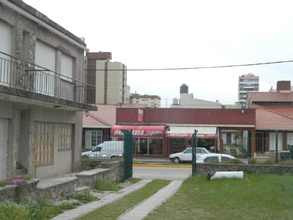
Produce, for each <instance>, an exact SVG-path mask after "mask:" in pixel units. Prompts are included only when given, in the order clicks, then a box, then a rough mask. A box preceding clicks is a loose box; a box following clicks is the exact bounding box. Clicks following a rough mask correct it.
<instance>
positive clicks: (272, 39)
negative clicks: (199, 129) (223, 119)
mask: <svg viewBox="0 0 293 220" xmlns="http://www.w3.org/2000/svg"><path fill="white" fill-rule="evenodd" d="M24 2H26V3H27V4H29V5H31V6H32V7H34V8H36V9H37V10H39V11H40V12H42V13H43V14H45V15H46V16H48V17H49V18H50V19H51V20H53V21H55V22H56V23H58V24H59V25H61V26H63V27H64V28H65V29H67V30H68V31H70V32H72V33H73V34H75V35H76V36H78V37H84V38H85V42H86V44H87V47H88V48H89V49H90V52H98V51H107V52H111V53H112V61H118V62H122V63H123V64H125V65H126V66H127V68H128V69H129V71H128V79H127V80H128V85H129V86H130V91H131V92H132V93H135V92H136V93H139V94H148V95H159V96H160V97H161V98H162V107H166V105H170V104H171V103H172V100H173V98H175V97H176V98H179V89H180V86H181V85H182V84H184V83H185V84H187V85H188V86H189V93H193V95H194V98H197V99H203V100H208V101H216V100H218V101H219V102H220V103H222V104H234V103H235V102H236V101H237V99H238V96H237V91H238V77H239V76H241V75H243V74H247V73H252V74H254V75H258V76H259V77H260V91H268V90H269V89H270V88H271V87H273V88H276V83H277V81H279V80H290V81H292V83H291V84H293V80H292V79H293V74H292V67H293V63H292V62H288V63H283V64H272V65H259V66H247V67H232V68H207V69H191V70H169V71H131V69H162V68H163V69H164V68H192V67H214V66H226V65H238V64H252V63H266V62H276V61H287V60H293V13H292V1H290V0H287V1H285V0H274V1H272V0H266V1H265V0H245V1H244V0H243V1H242V0H237V1H235V0H230V1H228V0H221V1H219V0H176V1H175V0H103V1H102V0H82V1H77V0H24Z"/></svg>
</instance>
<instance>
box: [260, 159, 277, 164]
mask: <svg viewBox="0 0 293 220" xmlns="http://www.w3.org/2000/svg"><path fill="white" fill-rule="evenodd" d="M260 164H275V161H274V160H273V159H271V158H268V159H267V160H265V161H263V162H260Z"/></svg>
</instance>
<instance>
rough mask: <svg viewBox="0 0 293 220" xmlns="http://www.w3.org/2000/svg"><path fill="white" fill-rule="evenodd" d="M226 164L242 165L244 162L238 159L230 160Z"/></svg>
mask: <svg viewBox="0 0 293 220" xmlns="http://www.w3.org/2000/svg"><path fill="white" fill-rule="evenodd" d="M227 163H229V164H244V162H243V161H241V160H239V159H232V160H230V161H227Z"/></svg>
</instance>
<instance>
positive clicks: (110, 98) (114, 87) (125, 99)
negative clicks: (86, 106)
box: [85, 52, 130, 105]
mask: <svg viewBox="0 0 293 220" xmlns="http://www.w3.org/2000/svg"><path fill="white" fill-rule="evenodd" d="M111 59H112V54H111V53H110V52H88V53H86V57H85V65H86V67H87V69H86V72H87V73H86V74H87V83H88V84H92V85H95V87H96V89H95V90H93V91H90V90H88V101H89V103H93V104H115V105H116V104H128V103H129V96H130V95H129V94H130V88H129V86H128V85H127V67H126V66H125V65H124V64H123V63H121V62H111V61H110V60H111Z"/></svg>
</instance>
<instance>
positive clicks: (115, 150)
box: [81, 141, 124, 160]
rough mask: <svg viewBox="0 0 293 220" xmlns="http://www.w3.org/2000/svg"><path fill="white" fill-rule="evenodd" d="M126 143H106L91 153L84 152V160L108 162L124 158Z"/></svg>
mask: <svg viewBox="0 0 293 220" xmlns="http://www.w3.org/2000/svg"><path fill="white" fill-rule="evenodd" d="M123 152H124V141H104V142H103V143H101V144H99V145H98V146H96V147H94V148H93V149H92V150H90V151H85V152H82V154H81V156H82V158H84V159H95V160H106V159H111V158H113V157H122V156H123Z"/></svg>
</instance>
